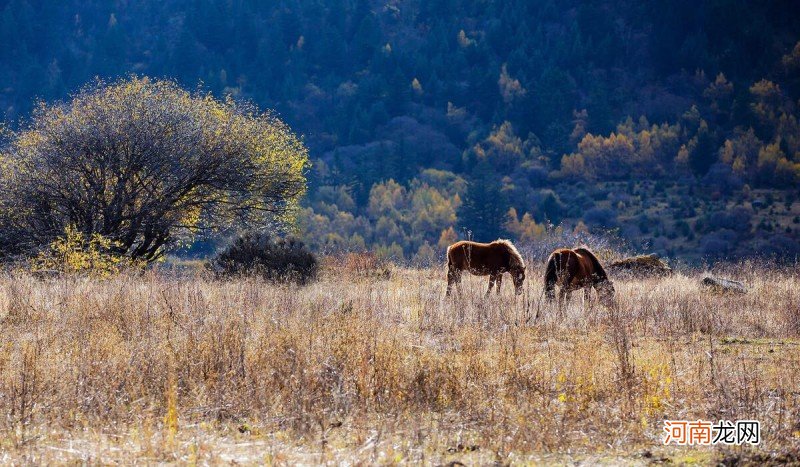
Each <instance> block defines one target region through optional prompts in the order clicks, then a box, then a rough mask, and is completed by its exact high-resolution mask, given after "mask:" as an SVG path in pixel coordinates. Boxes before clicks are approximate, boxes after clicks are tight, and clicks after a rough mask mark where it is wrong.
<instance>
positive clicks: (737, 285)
mask: <svg viewBox="0 0 800 467" xmlns="http://www.w3.org/2000/svg"><path fill="white" fill-rule="evenodd" d="M702 285H703V286H704V287H705V288H707V289H709V290H711V291H712V292H716V293H735V294H746V293H747V287H745V285H744V284H743V283H741V282H739V281H733V280H730V279H721V278H718V277H705V278H703V282H702Z"/></svg>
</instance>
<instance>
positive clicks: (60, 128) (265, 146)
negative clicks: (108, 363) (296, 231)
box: [0, 77, 308, 261]
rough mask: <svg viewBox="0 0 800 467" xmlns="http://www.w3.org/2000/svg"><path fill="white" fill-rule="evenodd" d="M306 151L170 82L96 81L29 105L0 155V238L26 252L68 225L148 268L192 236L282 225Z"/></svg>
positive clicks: (239, 110) (253, 114)
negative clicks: (64, 96)
mask: <svg viewBox="0 0 800 467" xmlns="http://www.w3.org/2000/svg"><path fill="white" fill-rule="evenodd" d="M307 167H308V152H307V149H306V148H305V146H304V145H303V143H302V141H301V140H300V139H299V138H298V137H297V136H295V135H294V134H293V133H292V131H291V130H290V128H289V127H288V126H287V125H286V124H285V123H283V122H282V121H280V120H279V119H278V118H276V117H275V116H274V115H272V114H270V113H259V112H258V109H256V108H255V107H253V106H252V105H249V104H241V103H235V102H233V101H231V100H226V101H219V100H216V99H214V98H213V97H211V96H210V95H207V94H201V93H194V94H193V93H189V92H187V91H184V90H183V89H181V88H180V87H178V86H177V85H176V84H175V83H173V82H170V81H151V80H149V79H147V78H135V77H133V78H130V79H127V80H121V81H118V82H115V83H113V84H110V85H108V84H105V83H102V82H101V83H98V84H96V85H94V86H92V87H90V88H87V89H85V90H83V91H81V92H80V93H78V94H77V95H76V96H75V97H74V98H73V99H72V100H71V101H70V102H68V103H65V104H59V105H52V106H48V105H45V104H40V106H39V107H38V109H37V110H36V111H35V112H34V114H33V117H32V119H31V121H30V123H29V124H28V125H27V126H26V127H25V128H24V129H23V130H21V131H20V132H18V133H16V134H14V135H12V136H11V138H10V141H9V143H8V144H7V145H6V148H5V150H4V151H3V154H2V156H1V157H0V169H2V174H0V219H2V229H0V230H2V232H0V240H2V243H3V245H2V246H3V247H4V249H5V250H6V251H15V252H26V251H31V250H35V249H37V248H39V247H41V246H42V245H45V244H48V243H49V242H51V241H52V240H53V239H55V238H56V237H58V236H59V235H62V234H63V232H64V229H65V227H66V226H67V225H74V226H75V227H77V228H78V229H79V230H80V231H82V232H83V233H85V234H93V233H99V234H101V235H103V236H105V237H109V238H111V239H113V240H114V241H115V245H116V246H115V248H116V250H117V251H116V253H118V254H124V255H128V256H130V257H132V258H135V259H144V260H147V261H152V260H154V259H157V258H158V257H159V256H161V255H163V254H164V252H165V249H166V247H168V246H169V245H171V244H174V243H175V242H177V241H180V240H181V239H183V238H187V237H191V236H192V235H194V234H197V233H198V232H202V231H207V230H214V229H224V228H229V227H231V226H233V225H235V224H244V225H246V226H254V225H255V226H258V225H263V223H265V222H269V221H273V220H285V218H286V216H287V215H289V214H290V213H291V211H292V208H293V207H294V206H295V205H296V202H297V200H298V198H299V196H300V195H301V194H302V193H303V192H304V190H305V186H306V183H305V182H306V179H305V171H306V169H307Z"/></svg>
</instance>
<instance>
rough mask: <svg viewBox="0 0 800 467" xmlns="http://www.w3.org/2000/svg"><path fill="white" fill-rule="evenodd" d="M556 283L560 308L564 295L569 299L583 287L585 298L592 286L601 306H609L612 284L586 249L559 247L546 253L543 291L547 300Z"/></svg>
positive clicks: (586, 298)
mask: <svg viewBox="0 0 800 467" xmlns="http://www.w3.org/2000/svg"><path fill="white" fill-rule="evenodd" d="M556 285H558V286H559V287H560V288H561V289H560V290H559V294H558V307H559V308H562V307H563V305H564V298H565V297H566V299H567V302H569V299H570V298H571V295H572V292H574V291H575V290H578V289H583V297H584V299H585V300H586V301H588V300H589V296H590V293H591V290H592V287H594V288H595V290H597V295H598V297H599V299H600V303H602V304H603V305H606V306H610V305H611V304H612V303H613V300H614V284H613V283H612V282H611V281H610V280H609V279H608V275H607V274H606V271H605V270H604V269H603V266H602V265H600V261H598V259H597V257H596V256H595V255H594V253H592V252H591V251H589V250H588V249H587V248H575V249H574V250H569V249H566V248H561V249H558V250H556V251H554V252H553V253H551V254H550V258H549V259H548V260H547V269H546V270H545V273H544V291H545V295H546V296H547V300H548V301H552V300H553V299H554V298H555V288H556Z"/></svg>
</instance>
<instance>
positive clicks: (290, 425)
mask: <svg viewBox="0 0 800 467" xmlns="http://www.w3.org/2000/svg"><path fill="white" fill-rule="evenodd" d="M541 272H542V271H540V270H532V271H529V278H531V279H529V280H528V281H527V282H526V286H525V292H524V294H523V295H522V296H521V297H515V296H514V295H513V294H512V290H511V287H510V286H509V285H508V284H506V289H504V291H503V293H502V294H501V295H500V296H495V295H494V294H493V295H492V296H491V297H490V298H489V299H487V300H484V299H483V292H484V290H485V287H486V283H485V279H477V278H467V279H465V281H466V283H465V294H464V296H462V297H459V298H456V299H454V300H445V298H444V287H445V283H444V272H443V271H442V270H439V269H425V270H402V269H401V270H395V271H393V273H392V274H391V275H383V274H379V275H369V274H361V273H360V272H359V273H356V272H354V271H352V270H350V269H348V268H345V267H341V268H337V267H335V266H333V267H328V269H327V270H326V271H325V272H324V273H323V277H322V279H321V280H320V281H318V282H317V283H315V284H312V285H310V286H307V287H297V286H290V285H274V284H270V283H267V282H263V281H260V280H251V279H238V280H234V281H215V280H210V279H206V278H203V277H191V278H171V277H167V276H164V275H159V274H158V273H149V274H147V275H144V276H139V277H135V276H118V277H114V278H112V279H109V280H102V281H101V280H92V279H81V278H70V277H65V278H58V279H48V280H39V279H36V278H33V277H31V276H28V275H24V274H23V275H5V276H3V277H0V323H1V324H0V462H6V461H18V462H20V461H35V462H58V461H74V460H81V459H82V460H92V459H95V460H97V459H107V460H113V459H117V460H125V459H130V458H131V457H132V456H136V457H139V458H143V459H150V460H155V461H159V460H167V461H169V460H179V461H196V460H205V461H223V460H230V459H236V460H238V461H244V462H258V463H261V462H277V463H281V462H288V463H293V462H305V463H317V462H336V461H341V460H344V459H348V460H354V461H363V462H369V463H376V462H380V463H385V462H400V461H407V462H415V463H416V462H444V461H446V460H448V459H450V460H452V459H472V460H474V461H477V462H493V461H502V462H510V461H515V460H524V459H529V458H530V457H529V456H534V458H536V456H548V455H555V454H554V453H565V452H570V453H571V454H570V455H572V456H591V455H611V454H613V455H616V454H614V453H621V454H620V455H626V456H627V455H630V454H631V453H634V454H635V453H637V452H638V451H639V450H644V449H653V448H654V447H657V446H658V445H659V444H660V442H661V439H662V432H661V424H660V423H661V420H663V419H665V418H666V419H678V418H691V419H695V418H705V419H713V420H716V419H719V418H726V419H732V420H733V419H737V418H738V419H745V418H748V419H749V418H755V419H759V420H761V421H762V423H763V427H764V429H763V436H764V442H763V444H762V447H761V448H759V449H764V450H773V451H774V450H776V449H777V450H786V449H791V448H794V449H797V448H798V446H799V444H800V441H799V440H800V426H798V424H797V420H800V393H798V392H797V388H800V340H798V337H800V278H798V276H797V274H796V273H793V272H789V273H787V272H786V271H783V272H780V271H778V272H774V271H772V270H769V269H765V268H759V269H755V268H752V267H749V266H748V267H745V266H740V267H739V268H737V269H735V270H733V271H730V270H729V271H727V272H728V273H734V274H735V276H736V277H737V278H739V279H742V280H744V281H745V282H746V283H747V284H748V286H749V287H750V293H748V294H747V295H745V296H730V297H729V296H725V295H710V294H707V293H705V292H704V291H703V290H702V289H700V288H699V278H700V276H698V275H692V276H684V275H676V276H673V277H671V278H667V279H663V280H641V281H627V282H620V281H618V282H617V283H616V288H617V294H618V295H617V299H618V300H617V301H618V306H617V307H616V308H614V309H611V310H609V309H606V308H604V307H601V306H599V305H597V304H596V303H594V302H592V303H587V304H584V303H582V298H580V297H579V296H580V294H576V295H578V298H577V299H575V298H573V302H572V303H571V304H570V305H569V306H568V307H567V309H566V310H565V311H564V313H563V314H559V313H558V312H557V311H556V310H555V309H553V308H552V307H551V306H549V305H548V304H546V303H543V302H542V301H541V300H542V299H543V297H542V294H541V285H542V284H541V283H540V281H539V280H538V279H537V278H538V277H541ZM387 277H388V279H387ZM537 312H538V319H534V317H535V316H536V314H537ZM598 453H605V454H598ZM609 453H611V454H609ZM545 458H547V457H545Z"/></svg>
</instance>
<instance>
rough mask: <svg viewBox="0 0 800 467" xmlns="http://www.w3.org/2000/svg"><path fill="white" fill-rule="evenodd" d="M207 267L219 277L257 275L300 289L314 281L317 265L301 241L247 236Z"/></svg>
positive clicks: (264, 235)
mask: <svg viewBox="0 0 800 467" xmlns="http://www.w3.org/2000/svg"><path fill="white" fill-rule="evenodd" d="M209 267H210V269H211V270H212V271H214V272H216V273H217V274H218V275H220V276H241V275H258V276H262V277H264V278H265V279H267V280H271V281H275V282H296V283H298V284H301V285H302V284H307V283H309V282H311V281H313V280H314V279H315V278H316V276H317V272H318V270H319V263H318V261H317V258H316V256H314V254H313V253H311V252H310V251H309V250H308V248H306V246H305V244H304V243H303V242H301V241H300V240H297V239H295V238H292V237H289V238H278V239H277V240H274V239H273V238H272V237H271V236H270V235H269V234H266V233H247V234H244V235H242V236H241V237H239V238H237V239H236V240H235V241H234V242H233V243H232V244H231V245H230V246H228V248H226V249H225V250H224V251H222V252H221V253H219V254H218V255H217V257H216V258H214V259H213V260H212V262H211V264H210V265H209Z"/></svg>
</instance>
